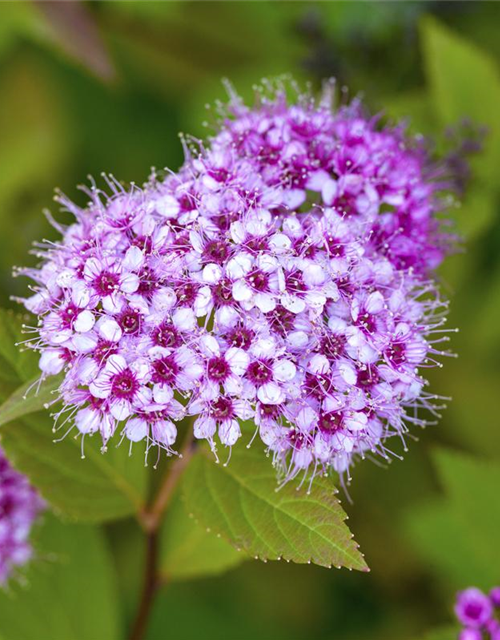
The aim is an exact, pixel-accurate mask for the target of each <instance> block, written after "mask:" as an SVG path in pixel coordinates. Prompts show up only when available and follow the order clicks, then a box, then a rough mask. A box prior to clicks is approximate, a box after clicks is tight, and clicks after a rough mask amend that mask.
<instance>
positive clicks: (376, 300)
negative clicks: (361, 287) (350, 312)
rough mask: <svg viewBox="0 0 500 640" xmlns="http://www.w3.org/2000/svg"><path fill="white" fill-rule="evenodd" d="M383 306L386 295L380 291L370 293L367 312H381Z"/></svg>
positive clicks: (366, 305)
mask: <svg viewBox="0 0 500 640" xmlns="http://www.w3.org/2000/svg"><path fill="white" fill-rule="evenodd" d="M383 308H384V296H383V295H382V294H381V293H380V291H374V292H373V293H370V295H369V296H368V298H367V300H366V303H365V309H366V310H367V312H368V313H372V314H376V313H380V311H382V309H383Z"/></svg>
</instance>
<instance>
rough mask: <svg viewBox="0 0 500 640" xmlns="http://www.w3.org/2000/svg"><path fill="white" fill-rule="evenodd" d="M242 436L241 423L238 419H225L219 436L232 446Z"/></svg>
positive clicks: (224, 442)
mask: <svg viewBox="0 0 500 640" xmlns="http://www.w3.org/2000/svg"><path fill="white" fill-rule="evenodd" d="M240 436H241V429H240V425H239V424H238V421H237V420H224V422H223V423H222V424H221V425H220V427H219V438H220V441H221V442H222V444H224V445H226V447H232V446H233V444H235V443H236V441H237V440H238V438H239V437H240Z"/></svg>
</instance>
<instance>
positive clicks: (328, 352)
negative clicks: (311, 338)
mask: <svg viewBox="0 0 500 640" xmlns="http://www.w3.org/2000/svg"><path fill="white" fill-rule="evenodd" d="M345 343H346V338H345V336H339V335H333V334H331V335H327V336H325V337H324V338H322V340H321V353H322V354H324V355H325V356H326V357H327V358H328V359H329V360H335V359H336V358H338V357H339V356H340V355H342V353H343V351H344V347H345Z"/></svg>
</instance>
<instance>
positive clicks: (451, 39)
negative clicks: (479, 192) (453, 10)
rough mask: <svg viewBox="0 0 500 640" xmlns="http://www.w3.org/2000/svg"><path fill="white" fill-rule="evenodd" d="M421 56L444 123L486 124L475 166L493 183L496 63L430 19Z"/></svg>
mask: <svg viewBox="0 0 500 640" xmlns="http://www.w3.org/2000/svg"><path fill="white" fill-rule="evenodd" d="M422 37H423V53H424V60H425V66H426V71H427V76H428V80H429V83H430V87H431V91H432V97H433V101H434V108H435V109H436V112H437V114H438V115H439V117H440V118H441V120H442V122H443V123H444V124H456V123H457V122H459V121H460V120H462V119H463V118H464V117H468V118H470V119H471V120H472V121H473V122H474V124H476V125H486V126H487V127H488V129H489V133H488V136H487V139H486V142H485V151H484V152H483V153H482V154H481V158H480V159H479V160H478V162H477V163H474V164H475V165H477V166H478V167H480V168H481V169H482V174H481V177H482V178H488V179H489V180H490V181H491V182H492V183H493V184H494V183H496V180H497V171H498V165H499V163H500V120H499V118H498V108H499V104H500V74H499V70H498V68H497V65H496V62H495V60H493V59H491V58H490V57H489V56H488V55H487V54H486V53H484V52H483V51H481V50H480V49H478V48H476V46H475V45H474V44H472V43H470V42H468V41H467V40H464V39H463V38H462V37H461V36H459V35H457V34H455V33H453V32H451V31H449V30H448V29H447V27H445V26H443V25H441V24H439V23H438V22H436V21H435V20H434V19H432V18H430V17H428V16H427V17H425V18H424V20H423V21H422Z"/></svg>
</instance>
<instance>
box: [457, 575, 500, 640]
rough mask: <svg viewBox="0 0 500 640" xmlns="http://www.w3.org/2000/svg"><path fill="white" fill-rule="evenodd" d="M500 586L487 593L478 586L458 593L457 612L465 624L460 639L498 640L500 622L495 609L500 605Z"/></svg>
mask: <svg viewBox="0 0 500 640" xmlns="http://www.w3.org/2000/svg"><path fill="white" fill-rule="evenodd" d="M499 594H500V587H494V588H493V589H492V590H491V591H490V593H489V595H486V594H485V593H483V591H481V590H480V589H477V588H476V587H469V588H468V589H465V590H464V591H460V592H459V593H458V594H457V601H456V603H455V614H456V616H457V618H458V621H459V622H460V624H461V625H463V626H464V628H463V629H462V631H461V632H460V635H459V640H498V639H499V638H500V622H499V620H498V617H497V615H496V613H497V612H495V609H498V608H499V606H500V598H499Z"/></svg>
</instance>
